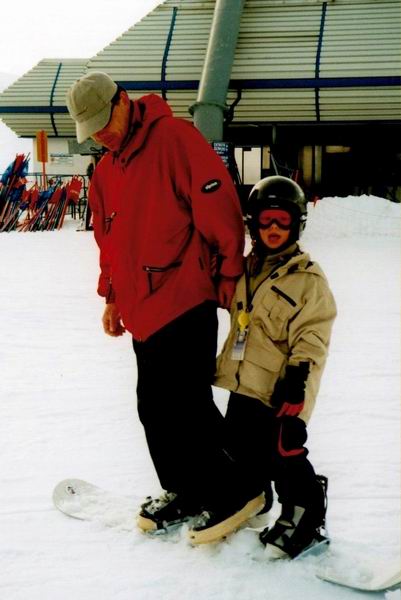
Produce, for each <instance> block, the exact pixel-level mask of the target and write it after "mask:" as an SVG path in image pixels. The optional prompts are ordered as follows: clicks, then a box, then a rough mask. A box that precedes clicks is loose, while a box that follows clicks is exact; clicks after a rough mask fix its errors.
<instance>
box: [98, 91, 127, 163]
mask: <svg viewBox="0 0 401 600" xmlns="http://www.w3.org/2000/svg"><path fill="white" fill-rule="evenodd" d="M129 103H130V100H129V98H128V95H127V94H126V93H125V92H121V94H120V96H119V98H118V100H117V102H116V103H115V104H113V108H112V111H111V115H110V119H109V122H108V123H107V125H106V126H105V127H103V129H101V130H100V131H97V132H96V133H94V134H93V135H92V136H91V137H92V139H93V140H94V141H95V142H97V143H98V144H100V145H101V146H104V147H105V148H108V149H109V150H112V151H113V152H115V151H117V150H119V149H120V147H121V144H122V141H123V140H124V138H125V136H126V135H127V132H128V127H129Z"/></svg>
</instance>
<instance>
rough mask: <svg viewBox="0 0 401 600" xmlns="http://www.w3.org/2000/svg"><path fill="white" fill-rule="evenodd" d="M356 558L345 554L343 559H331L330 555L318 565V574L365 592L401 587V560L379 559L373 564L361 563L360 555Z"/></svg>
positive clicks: (328, 579) (322, 577)
mask: <svg viewBox="0 0 401 600" xmlns="http://www.w3.org/2000/svg"><path fill="white" fill-rule="evenodd" d="M354 558H355V559H356V562H355V560H353V559H350V557H349V556H345V555H344V556H343V557H342V560H339V559H338V557H337V558H336V559H333V558H331V560H330V557H329V556H328V557H327V561H323V562H322V563H321V564H320V565H319V566H318V568H317V570H316V575H317V577H319V579H323V580H324V581H329V582H330V583H334V584H336V585H341V586H345V587H349V588H353V589H355V590H362V591H365V592H384V591H385V590H390V589H395V588H397V587H400V583H401V569H400V562H399V560H395V561H393V562H386V563H380V561H379V562H378V563H376V564H375V565H374V566H372V565H371V564H370V565H369V564H365V565H364V564H363V563H362V562H361V563H359V560H361V559H360V557H354ZM358 559H359V560H358Z"/></svg>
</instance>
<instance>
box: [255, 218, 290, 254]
mask: <svg viewBox="0 0 401 600" xmlns="http://www.w3.org/2000/svg"><path fill="white" fill-rule="evenodd" d="M259 222H260V224H261V227H260V228H259V236H260V239H261V240H262V242H263V243H264V244H265V246H267V248H269V250H277V249H278V248H280V246H282V245H283V244H285V243H286V242H287V241H288V238H289V237H290V233H291V222H292V218H291V215H290V214H289V213H288V212H287V211H284V210H277V209H276V210H264V211H262V212H261V213H260V215H259Z"/></svg>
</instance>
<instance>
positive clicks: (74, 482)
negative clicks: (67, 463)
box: [53, 479, 138, 531]
mask: <svg viewBox="0 0 401 600" xmlns="http://www.w3.org/2000/svg"><path fill="white" fill-rule="evenodd" d="M53 504H54V506H55V507H56V508H57V509H58V510H60V511H61V512H63V513H64V514H66V515H68V516H69V517H73V518H74V519H80V520H82V521H95V522H98V523H100V524H102V525H104V526H105V527H113V528H116V529H120V530H121V531H133V530H134V529H135V528H136V517H137V513H138V508H137V505H136V503H135V501H133V500H131V499H129V498H125V497H123V496H116V495H114V494H112V493H110V492H106V491H105V490H104V489H102V488H100V487H98V486H97V485H93V484H92V483H88V482H87V481H83V480H82V479H64V480H63V481H60V483H58V484H57V485H56V487H55V488H54V491H53Z"/></svg>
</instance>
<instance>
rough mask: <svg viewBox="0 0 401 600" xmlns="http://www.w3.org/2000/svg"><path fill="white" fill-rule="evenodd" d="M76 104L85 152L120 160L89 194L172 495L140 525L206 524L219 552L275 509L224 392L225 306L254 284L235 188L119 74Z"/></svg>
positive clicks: (105, 271) (82, 83) (149, 504)
mask: <svg viewBox="0 0 401 600" xmlns="http://www.w3.org/2000/svg"><path fill="white" fill-rule="evenodd" d="M67 105H68V109H69V112H70V114H71V116H72V118H73V119H74V120H75V122H76V129H77V139H78V142H83V141H84V140H85V139H87V138H88V137H92V138H93V139H94V140H95V141H96V142H98V143H99V144H100V145H102V146H103V147H105V148H107V149H108V150H109V151H108V152H107V153H106V154H105V156H104V157H103V158H102V160H101V161H100V163H99V164H98V165H97V167H96V169H95V172H94V174H93V177H92V180H91V186H90V193H89V202H90V206H91V209H92V212H93V224H94V233H95V238H96V241H97V243H98V245H99V248H100V267H101V273H100V278H99V287H98V293H99V294H100V295H101V296H104V297H105V298H106V307H105V311H104V314H103V327H104V330H105V332H106V333H107V334H108V335H111V336H114V337H118V336H120V335H122V334H123V333H124V332H125V330H128V331H129V332H130V333H131V334H132V336H133V345H134V350H135V353H136V357H137V365H138V383H137V395H138V413H139V417H140V420H141V422H142V424H143V426H144V429H145V434H146V439H147V443H148V447H149V451H150V454H151V457H152V460H153V463H154V466H155V468H156V472H157V474H158V477H159V480H160V483H161V485H162V487H163V489H164V490H165V492H164V493H163V494H162V495H161V496H160V498H157V499H153V498H148V499H147V500H146V502H144V504H143V505H142V507H141V511H140V515H139V519H138V525H139V527H140V528H141V529H143V530H144V531H154V530H159V529H166V528H168V526H169V525H171V524H177V523H181V522H184V521H187V520H188V519H189V518H190V517H193V516H195V515H196V518H195V519H194V520H192V522H191V525H190V531H189V535H190V539H191V540H192V541H193V542H194V543H203V542H210V541H215V540H216V539H220V538H221V537H223V536H225V535H227V534H228V533H230V532H231V531H233V530H234V529H235V528H237V527H238V526H239V525H240V524H241V523H242V522H244V521H245V520H247V519H248V518H249V517H250V516H253V514H256V513H257V512H258V511H259V510H260V508H261V507H262V506H263V496H261V495H260V490H259V489H254V488H253V485H252V482H249V481H248V480H247V475H246V474H245V473H242V472H241V473H240V472H239V471H238V469H237V467H236V465H235V464H234V463H233V461H232V460H231V458H230V457H229V456H228V455H227V453H226V452H225V451H224V448H223V447H222V444H223V441H222V437H223V431H222V427H223V419H222V416H221V414H220V412H219V410H218V409H217V407H216V406H215V404H214V402H213V396H212V388H211V382H212V378H213V375H214V370H215V355H216V340H217V307H218V306H220V307H224V308H229V307H230V303H231V299H232V296H233V293H234V288H235V283H236V280H237V279H238V277H239V276H240V275H241V273H242V262H243V247H244V226H243V220H242V214H241V209H240V205H239V201H238V198H237V196H236V192H235V188H234V186H233V183H232V181H231V178H230V176H229V173H228V171H227V170H226V168H225V166H224V164H223V163H222V161H221V160H220V158H219V157H218V156H217V155H216V153H215V152H214V151H213V149H212V148H211V147H210V146H209V144H208V143H207V142H206V141H205V139H204V138H203V137H202V135H201V134H200V133H199V132H198V131H197V130H196V129H195V128H194V127H193V125H192V124H191V123H189V122H187V121H185V120H183V119H177V118H175V117H173V116H172V113H171V110H170V108H169V106H168V105H167V104H166V103H165V102H164V101H163V100H162V99H161V98H160V97H159V96H156V95H154V94H151V95H148V96H144V97H142V98H140V99H138V100H135V101H131V100H130V99H129V97H128V94H127V93H126V91H125V90H123V89H122V88H120V87H119V86H118V85H117V84H116V83H115V82H114V81H113V80H112V79H110V77H109V76H108V75H107V74H105V73H101V72H90V73H89V74H87V75H86V76H84V77H82V78H81V79H80V80H78V81H77V82H76V83H75V84H74V85H73V86H72V87H71V88H70V90H69V92H68V95H67ZM216 265H217V269H216Z"/></svg>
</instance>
